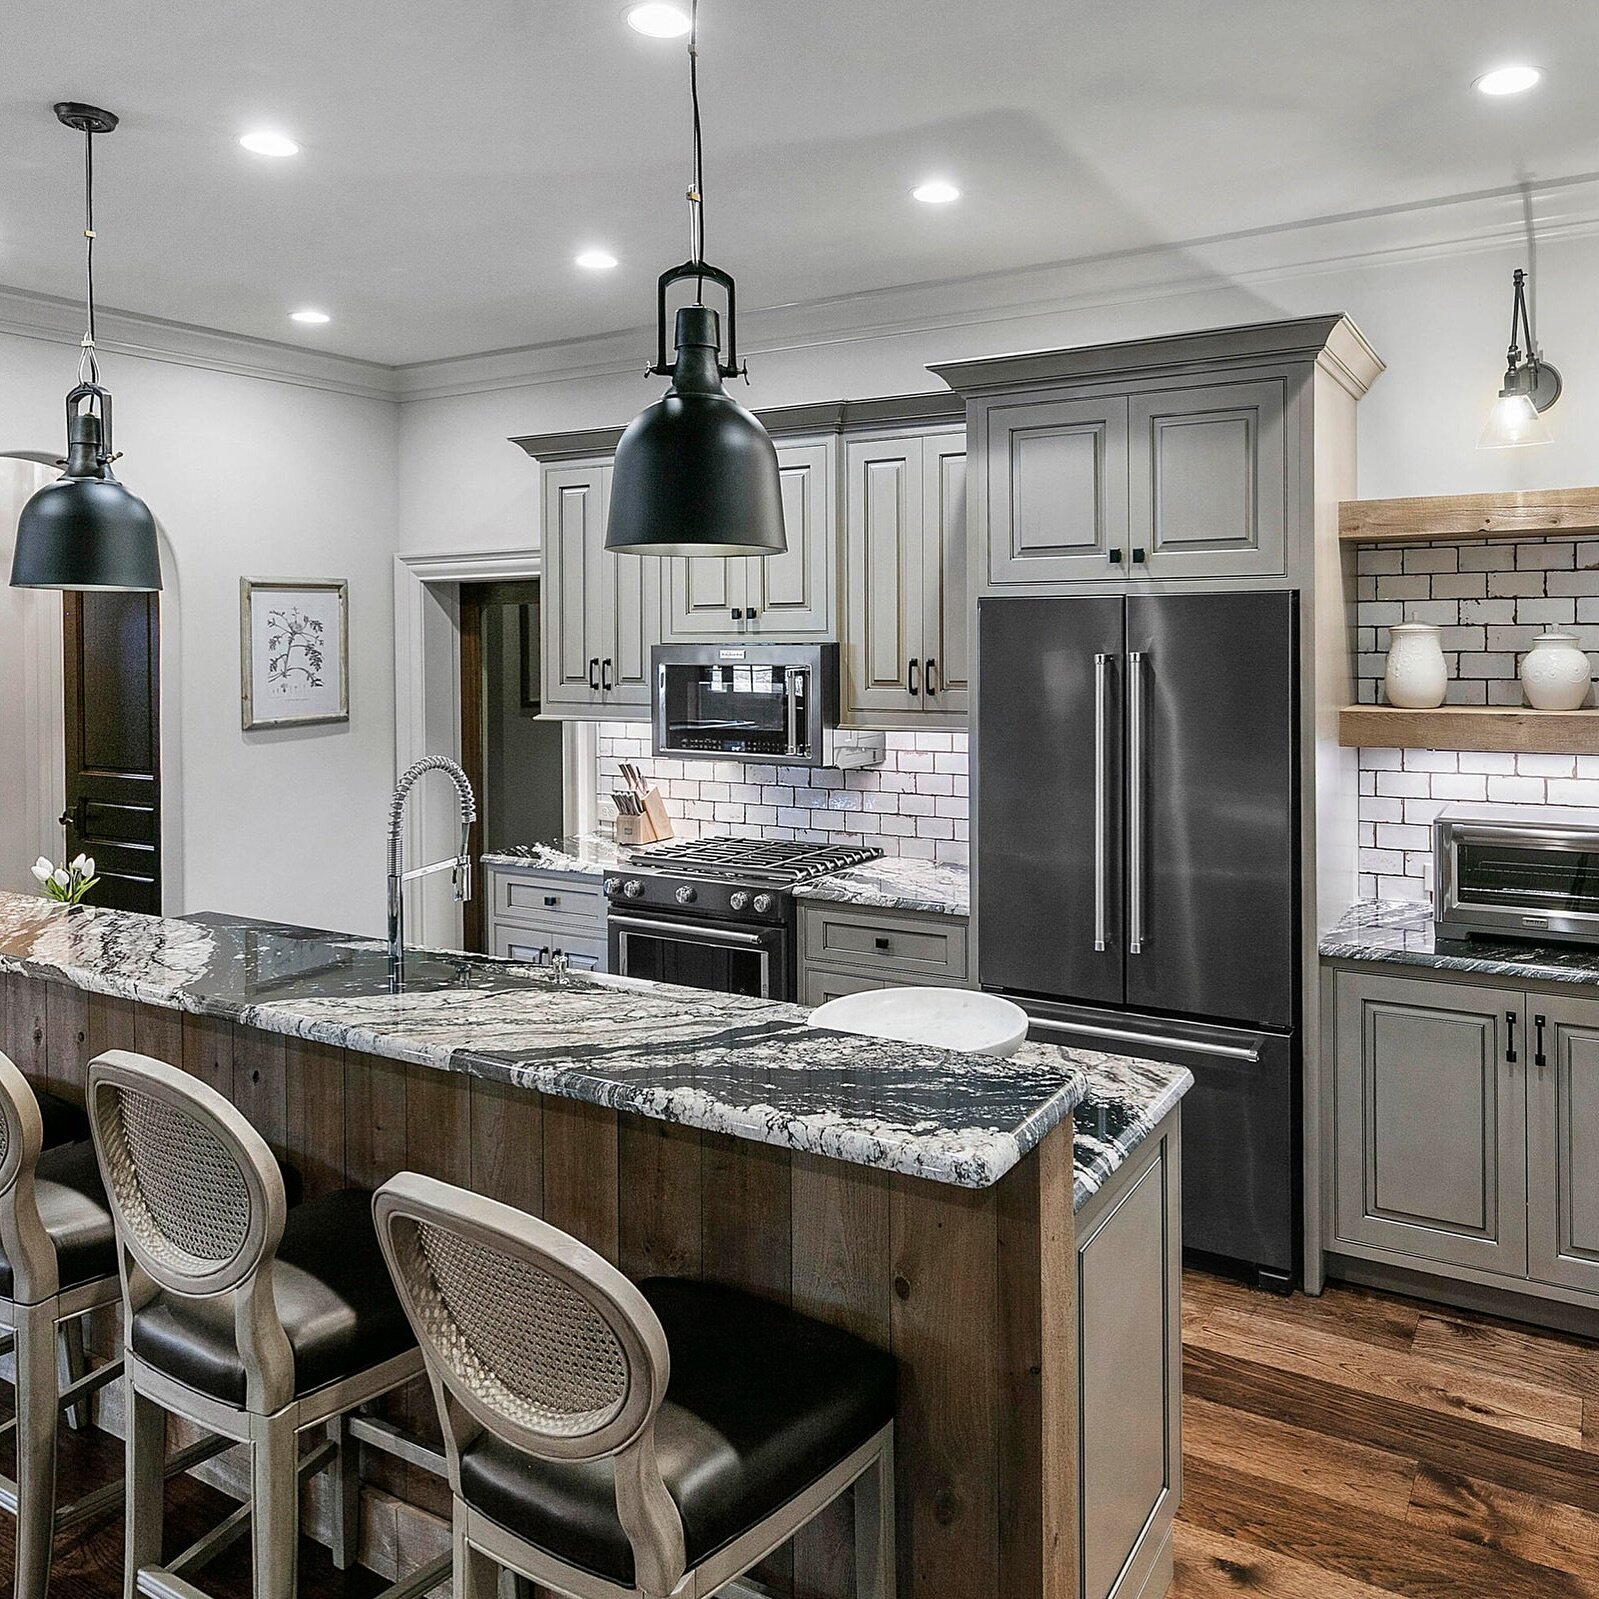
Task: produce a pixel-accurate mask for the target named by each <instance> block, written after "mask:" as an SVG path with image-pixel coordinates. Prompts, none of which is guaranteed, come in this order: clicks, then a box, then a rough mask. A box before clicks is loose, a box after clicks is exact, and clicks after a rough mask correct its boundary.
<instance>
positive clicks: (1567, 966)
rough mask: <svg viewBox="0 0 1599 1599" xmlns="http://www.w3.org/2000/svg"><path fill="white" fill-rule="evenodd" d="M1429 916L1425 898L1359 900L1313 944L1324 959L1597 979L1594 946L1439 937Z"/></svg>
mask: <svg viewBox="0 0 1599 1599" xmlns="http://www.w3.org/2000/svg"><path fill="white" fill-rule="evenodd" d="M1432 917H1433V912H1432V905H1431V903H1430V902H1429V901H1427V900H1408V899H1388V900H1383V899H1372V900H1360V901H1357V902H1356V903H1355V904H1354V905H1352V906H1350V908H1349V909H1348V910H1347V911H1346V912H1345V913H1344V915H1343V916H1342V918H1340V920H1339V921H1338V923H1337V925H1336V926H1334V927H1330V928H1328V929H1327V931H1326V932H1324V933H1323V934H1322V935H1321V937H1320V939H1319V940H1318V942H1317V945H1316V947H1317V949H1318V950H1319V951H1320V953H1321V954H1322V956H1323V957H1325V958H1326V959H1328V960H1344V961H1376V962H1386V963H1389V964H1393V965H1399V966H1421V967H1426V968H1429V969H1430V970H1432V971H1443V972H1463V973H1468V974H1470V975H1472V976H1475V977H1516V978H1522V979H1525V980H1529V981H1536V982H1541V983H1599V949H1593V948H1584V947H1583V946H1582V945H1580V944H1534V943H1528V942H1523V941H1522V940H1521V939H1512V938H1494V939H1487V938H1473V939H1445V940H1440V939H1439V938H1438V937H1437V934H1436V932H1435V930H1434V924H1433V919H1432Z"/></svg>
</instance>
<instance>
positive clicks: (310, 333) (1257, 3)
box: [0, 0, 1599, 364]
mask: <svg viewBox="0 0 1599 1599" xmlns="http://www.w3.org/2000/svg"><path fill="white" fill-rule="evenodd" d="M5 11H6V15H5V19H4V21H3V22H0V59H3V60H4V61H5V71H4V72H3V74H0V284H5V285H8V286H11V287H16V288H21V289H25V290H32V291H37V292H42V293H48V294H55V295H61V296H69V297H70V296H72V295H74V294H76V293H77V292H78V281H79V270H80V264H79V263H80V250H81V240H80V239H79V236H78V227H79V220H78V219H79V212H78V206H79V189H78V186H79V183H80V181H81V179H80V169H79V163H80V150H79V148H78V146H77V144H76V143H75V142H74V138H73V136H71V135H69V134H68V133H67V132H66V131H65V130H63V129H62V128H61V127H60V126H59V125H58V124H57V123H56V121H55V119H54V117H53V116H52V114H51V111H50V106H51V103H52V102H53V101H55V100H58V99H64V98H70V99H79V100H89V101H93V102H97V103H100V104H103V105H106V106H108V107H109V108H110V109H112V110H115V111H117V112H119V113H120V114H121V116H122V118H123V125H122V128H121V129H120V130H119V131H118V132H117V133H116V134H115V135H113V136H112V137H111V138H110V139H108V140H105V141H102V142H101V143H100V144H99V145H98V146H97V156H98V169H99V179H100V182H99V191H100V192H99V202H98V208H99V215H98V218H97V220H98V225H99V234H100V243H99V286H100V294H101V299H102V301H103V302H104V303H105V304H107V305H109V306H115V307H118V308H120V309H124V310H129V311H135V312H139V313H143V314H146V315H151V316H157V317H163V318H167V319H170V320H174V321H179V322H186V323H193V324H199V325H202V326H206V327H212V328H221V329H225V330H227V331H230V332H234V333H242V334H247V335H253V336H257V337H263V338H268V339H275V340H279V341H283V342H287V343H293V344H299V345H304V346H306V347H309V348H315V349H320V350H325V351H329V352H336V353H339V354H344V355H350V356H359V357H363V358H366V359H369V360H375V361H380V362H385V363H393V364H399V363H407V362H415V361H425V360H432V359H437V358H440V357H445V356H451V355H462V354H467V353H470V352H476V351H482V350H492V349H506V348H511V347H516V346H522V345H529V344H539V343H546V342H550V341H555V340H567V339H572V338H580V337H583V336H585V335H589V334H600V333H606V332H610V331H613V330H615V329H618V328H626V327H635V326H638V325H640V324H643V323H645V322H647V321H649V320H650V319H651V318H652V316H653V306H652V298H653V292H654V278H655V275H656V273H658V272H659V271H660V270H661V269H662V268H663V267H666V266H669V265H672V264H674V263H676V262H678V261H680V260H682V259H683V257H684V256H685V255H686V254H687V222H686V216H685V209H684V206H683V203H682V194H683V189H684V186H685V178H686V169H687V148H686V146H687V111H686V100H687V71H686V59H685V53H684V46H683V42H682V41H680V40H679V41H658V40H649V39H644V38H642V37H640V36H638V35H636V34H634V33H633V32H632V31H631V30H630V29H628V28H627V27H626V26H625V25H624V23H623V21H622V11H623V0H339V3H334V4H330V3H328V0H273V3H272V4H267V3H265V0H253V3H246V0H209V3H207V4H203V5H202V4H197V3H184V4H173V3H172V0H74V3H73V4H70V5H68V4H63V3H61V0H10V3H9V5H7V6H6V8H5ZM1508 60H1530V61H1532V62H1535V63H1536V64H1538V65H1540V66H1542V67H1544V68H1545V70H1546V72H1547V77H1546V80H1545V82H1544V83H1543V84H1542V85H1541V86H1540V87H1539V88H1538V89H1535V90H1534V91H1533V92H1532V93H1531V94H1529V95H1525V96H1522V97H1520V98H1518V99H1514V100H1501V101H1490V100H1487V99H1484V98H1483V97H1482V96H1480V95H1478V94H1477V93H1475V92H1474V91H1473V89H1472V88H1471V80H1472V79H1473V78H1474V77H1475V76H1476V75H1477V74H1478V73H1480V72H1482V71H1483V70H1484V69H1486V68H1488V67H1491V66H1494V65H1496V64H1500V63H1502V62H1504V61H1508ZM1596 60H1599V5H1595V4H1594V3H1593V0H1536V4H1530V5H1529V4H1522V5H1512V4H1508V3H1506V0H1410V3H1408V4H1397V5H1396V4H1395V3H1394V0H1208V3H1201V0H1123V3H1121V4H1119V5H1109V6H1107V5H1088V4H1084V3H1081V0H791V3H788V4H778V3H776V0H703V5H702V20H701V80H702V86H703V90H704V95H705V122H706V146H707V155H706V162H707V173H706V177H707V184H706V191H707V203H706V209H707V223H708V240H707V253H708V255H709V256H710V258H711V259H712V260H713V261H715V262H717V263H719V264H721V265H724V266H726V267H728V268H729V269H731V270H732V271H733V272H734V273H735V274H736V275H737V277H738V281H739V288H740V292H741V295H742V296H743V299H744V301H745V303H746V304H748V305H749V306H752V307H754V306H761V307H768V306H776V305H785V304H793V303H795V302H804V301H811V300H817V299H825V298H829V297H833V296H837V295H843V294H849V293H855V292H858V291H861V290H865V289H874V288H886V287H892V286H897V285H904V284H912V283H922V282H934V281H944V280H950V279H960V278H966V277H971V276H975V275H980V274H983V273H988V272H995V271H1003V270H1007V269H1011V268H1016V267H1024V266H1030V265H1035V264H1042V263H1050V262H1059V261H1068V260H1072V259H1075V258H1079V257H1084V256H1098V255H1101V254H1104V253H1106V252H1114V251H1120V250H1127V249H1137V248H1142V247H1148V246H1152V245H1159V244H1169V243H1178V242H1182V241H1186V240H1194V239H1198V238H1204V237H1210V236H1214V235H1218V234H1230V233H1235V232H1238V231H1241V230H1252V229H1271V228H1275V227H1280V226H1284V225H1287V224H1291V223H1295V222H1300V221H1303V220H1305V219H1309V218H1314V217H1321V216H1329V215H1341V214H1344V213H1349V212H1360V211H1367V210H1370V209H1373V208H1382V207H1394V206H1406V205H1411V204H1414V203H1418V202H1423V201H1428V200H1433V199H1436V198H1439V197H1442V196H1450V195H1460V194H1466V193H1470V192H1474V191H1479V190H1484V189H1493V188H1498V187H1501V186H1504V185H1508V184H1513V183H1515V182H1518V181H1520V180H1521V179H1523V178H1529V177H1530V178H1532V179H1535V180H1537V181H1540V182H1544V181H1552V180H1556V179H1559V178H1564V177H1569V176H1572V175H1576V174H1586V173H1590V172H1593V171H1594V170H1595V169H1599V114H1596V112H1595V109H1594V100H1593V92H1592V68H1593V63H1594V62H1595V61H1596ZM260 126H265V127H271V128H276V129H279V130H281V131H284V132H287V133H289V134H291V135H292V136H294V137H295V138H297V139H298V140H299V141H300V142H301V143H302V145H303V146H304V153H303V154H302V155H301V156H299V157H298V158H296V159H293V160H288V161H272V160H267V159H263V158H261V157H257V156H251V155H248V154H246V153H245V152H244V151H242V150H241V149H240V148H239V147H238V145H237V144H236V142H235V138H236V136H237V134H239V133H240V132H242V131H244V130H246V129H248V128H252V127H260ZM934 174H937V175H943V176H948V177H950V178H952V179H953V180H954V181H955V182H957V183H959V184H960V185H961V187H962V188H963V190H964V191H965V194H964V198H963V199H962V200H960V201H959V202H957V203H956V204H954V205H951V206H943V207H929V206H921V205H917V204H915V203H913V202H912V201H911V200H910V199H909V197H908V191H909V189H910V188H911V187H912V185H913V184H915V183H916V182H918V181H920V180H921V179H922V178H924V177H926V176H929V175H934ZM594 245H600V246H604V247H605V248H607V249H609V250H611V251H612V252H613V253H614V254H616V255H617V256H619V257H620V258H621V262H622V265H621V267H620V268H619V269H618V270H617V271H614V272H611V273H609V274H601V275H595V274H590V273H585V272H581V271H579V270H578V269H577V268H575V267H574V266H573V265H572V257H573V255H574V254H576V252H577V251H578V250H579V249H582V248H584V247H587V246H594ZM1108 270H1110V269H1109V268H1107V271H1108ZM300 305H315V306H320V307H323V308H325V309H326V310H328V311H329V312H331V313H332V314H333V317H334V321H333V322H332V323H331V324H330V325H329V326H327V327H325V328H320V329H301V328H298V327H296V326H294V325H293V324H291V323H290V322H289V321H288V319H287V313H288V311H289V310H290V309H292V308H294V307H296V306H300ZM642 353H643V352H642V350H641V356H642Z"/></svg>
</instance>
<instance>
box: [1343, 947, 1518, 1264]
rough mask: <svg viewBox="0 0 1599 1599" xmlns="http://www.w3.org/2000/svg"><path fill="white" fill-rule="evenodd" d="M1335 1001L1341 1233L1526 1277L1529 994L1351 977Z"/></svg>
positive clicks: (1446, 1261) (1430, 1257)
mask: <svg viewBox="0 0 1599 1599" xmlns="http://www.w3.org/2000/svg"><path fill="white" fill-rule="evenodd" d="M1337 1003H1338V1017H1337V1026H1338V1060H1337V1090H1336V1092H1337V1134H1336V1137H1337V1161H1338V1167H1337V1225H1338V1236H1339V1237H1340V1238H1344V1239H1347V1240H1349V1241H1350V1242H1353V1243H1366V1244H1374V1245H1377V1246H1378V1247H1381V1248H1385V1249H1393V1250H1398V1251H1400V1252H1402V1253H1404V1254H1409V1255H1416V1256H1420V1257H1421V1258H1423V1259H1426V1260H1433V1261H1437V1262H1440V1263H1442V1264H1453V1265H1460V1266H1476V1267H1480V1268H1482V1269H1484V1270H1487V1271H1498V1272H1506V1273H1509V1274H1512V1275H1514V1276H1518V1277H1520V1276H1524V1275H1525V1274H1526V1265H1527V1174H1526V1118H1525V1109H1526V1102H1525V1092H1526V1090H1525V1082H1524V1076H1523V1072H1524V1069H1525V1068H1524V1062H1525V1061H1526V1058H1527V1057H1526V1053H1525V1043H1526V1040H1525V1037H1524V1036H1523V1020H1524V1018H1523V1015H1522V1011H1521V996H1520V995H1519V994H1515V993H1510V992H1507V991H1504V990H1499V989H1493V988H1475V987H1471V986H1468V985H1466V984H1461V983H1443V982H1431V981H1426V980H1420V979H1407V978H1392V977H1376V976H1367V975H1365V974H1363V973H1340V974H1339V978H1338V1002H1337ZM1507 1012H1511V1013H1514V1015H1515V1023H1514V1026H1515V1031H1516V1043H1517V1046H1518V1047H1517V1051H1516V1053H1517V1060H1516V1061H1515V1062H1511V1061H1510V1060H1508V1059H1507V1055H1508V1053H1509V1042H1510V1033H1509V1028H1510V1023H1508V1022H1507V1019H1506V1016H1507Z"/></svg>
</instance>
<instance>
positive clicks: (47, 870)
mask: <svg viewBox="0 0 1599 1599" xmlns="http://www.w3.org/2000/svg"><path fill="white" fill-rule="evenodd" d="M30 870H31V871H32V872H33V875H34V876H35V877H37V878H38V879H39V881H40V882H41V883H48V882H49V881H50V874H51V873H52V872H53V871H54V870H55V868H54V867H53V866H52V865H51V864H50V863H49V861H47V860H46V859H45V858H44V856H42V855H41V856H40V857H39V858H38V860H36V861H35V862H34V863H33V865H32V867H31V868H30Z"/></svg>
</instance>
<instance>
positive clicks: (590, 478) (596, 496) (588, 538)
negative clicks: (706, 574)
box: [541, 465, 610, 710]
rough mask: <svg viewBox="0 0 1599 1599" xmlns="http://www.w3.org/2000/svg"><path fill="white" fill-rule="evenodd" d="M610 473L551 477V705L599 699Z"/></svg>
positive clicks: (546, 617) (547, 673) (546, 556)
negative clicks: (603, 557)
mask: <svg viewBox="0 0 1599 1599" xmlns="http://www.w3.org/2000/svg"><path fill="white" fill-rule="evenodd" d="M609 478H610V469H609V468H608V467H605V466H597V465H591V466H563V467H553V468H551V469H550V470H549V471H548V472H546V473H545V475H544V531H543V560H544V585H545V593H546V599H545V603H544V605H543V606H542V607H541V620H542V626H543V633H544V684H543V691H544V703H545V706H546V707H547V708H548V709H551V710H560V709H574V708H580V709H586V708H589V707H593V706H597V705H598V704H599V703H600V699H601V692H600V689H599V665H598V663H599V661H600V659H601V658H602V657H603V656H604V655H605V653H606V652H605V648H604V646H603V643H602V634H603V631H604V628H603V610H604V607H603V600H602V596H601V575H600V564H599V552H600V547H601V546H602V545H603V544H604V542H605V493H606V488H607V486H608V481H609ZM552 600H553V602H554V603H553V604H552V603H551V601H552Z"/></svg>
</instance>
